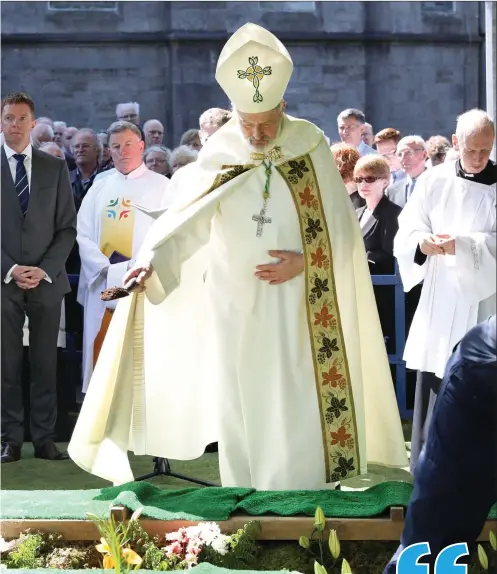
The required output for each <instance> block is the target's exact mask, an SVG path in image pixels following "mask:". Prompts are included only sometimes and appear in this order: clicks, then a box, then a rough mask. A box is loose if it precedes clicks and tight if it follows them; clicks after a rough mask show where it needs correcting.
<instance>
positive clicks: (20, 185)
mask: <svg viewBox="0 0 497 574" xmlns="http://www.w3.org/2000/svg"><path fill="white" fill-rule="evenodd" d="M25 157H26V156H25V155H24V154H23V153H15V154H14V158H15V159H16V161H17V167H16V191H17V197H18V198H19V203H20V205H21V211H22V214H23V215H24V216H26V212H27V211H28V204H29V183H28V174H27V173H26V168H25V167H24V158H25Z"/></svg>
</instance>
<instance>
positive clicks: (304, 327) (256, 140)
mask: <svg viewBox="0 0 497 574" xmlns="http://www.w3.org/2000/svg"><path fill="white" fill-rule="evenodd" d="M292 70H293V64H292V60H291V57H290V55H289V53H288V51H287V50H286V48H285V47H284V46H283V44H282V43H281V42H280V41H279V40H278V39H277V38H276V37H275V36H273V35H272V34H271V33H270V32H268V31H267V30H264V29H263V28H261V27H259V26H256V25H254V24H247V25H245V26H243V27H242V28H241V29H239V30H238V31H237V32H236V33H235V34H234V35H233V36H232V37H231V39H230V40H229V41H228V43H227V44H226V45H225V47H224V48H223V50H222V52H221V55H220V57H219V61H218V65H217V72H216V79H217V81H218V82H219V84H220V85H221V87H222V88H223V90H224V91H225V92H226V93H227V95H228V96H229V97H230V99H231V100H232V102H233V105H234V108H235V110H236V113H235V115H234V117H233V119H232V120H230V122H228V123H227V124H226V125H225V126H223V127H222V128H221V129H220V130H219V131H217V132H216V133H215V134H214V135H213V136H212V137H211V138H209V140H208V141H207V143H206V144H205V146H204V147H203V149H202V151H201V152H200V154H199V158H198V160H197V162H195V163H193V164H190V165H188V166H186V167H184V168H183V169H181V170H179V171H178V172H177V173H176V174H175V175H174V176H173V178H172V180H171V195H172V196H173V197H175V198H177V201H175V203H173V204H172V205H171V207H170V209H169V210H168V212H167V213H165V214H164V215H163V216H162V217H160V218H159V219H158V220H157V221H156V223H155V224H154V225H153V227H152V228H151V230H150V232H149V233H148V235H147V237H146V239H145V241H144V244H143V247H142V249H141V251H140V254H139V256H138V261H137V263H136V265H135V267H134V268H133V269H132V270H131V271H130V272H129V273H128V275H127V277H126V280H128V279H129V278H130V277H137V280H138V281H139V283H140V284H145V287H146V290H145V292H140V293H138V292H134V293H133V294H132V295H131V296H130V297H128V298H126V299H121V300H120V301H119V303H118V305H117V309H116V312H115V313H114V317H113V320H112V323H111V325H110V328H109V332H108V335H107V338H106V340H105V341H104V345H103V348H102V354H101V359H100V360H99V362H98V364H97V366H96V370H95V371H94V373H93V378H92V381H91V384H90V388H89V391H88V393H87V396H86V400H85V402H84V404H83V407H82V411H81V415H80V417H79V420H78V423H77V425H76V428H75V431H74V434H73V437H72V440H71V444H70V446H69V452H70V455H71V457H72V458H73V460H74V461H75V462H76V463H77V464H79V465H80V466H81V467H82V468H84V469H86V470H87V471H88V472H91V473H93V474H96V475H98V476H101V477H104V478H106V479H108V480H111V481H113V482H114V483H122V482H125V481H130V480H133V474H132V472H131V469H130V466H129V462H128V459H127V450H133V451H134V452H135V453H137V454H150V455H154V456H161V457H167V458H172V459H183V460H188V459H193V458H197V457H199V456H201V455H202V454H203V452H204V449H205V446H206V445H207V444H209V443H212V442H215V441H218V442H219V463H220V473H221V481H222V485H223V486H244V487H254V488H257V489H260V490H287V489H288V490H290V489H319V488H325V487H326V484H327V483H336V482H338V481H340V480H343V479H346V478H350V477H353V476H356V475H358V474H362V473H366V472H367V465H368V463H377V464H383V465H388V466H393V467H403V466H406V465H407V456H406V450H405V445H404V439H403V434H402V428H401V423H400V417H399V412H398V408H397V403H396V398H395V393H394V390H393V385H392V380H391V376H390V369H389V365H388V359H387V355H386V351H385V346H384V343H383V338H382V333H381V328H380V323H379V319H378V314H377V310H376V305H375V299H374V295H373V289H372V285H371V279H370V276H369V270H368V264H367V260H366V254H365V251H364V244H363V241H362V237H361V232H360V229H359V225H358V223H357V219H356V217H355V213H354V210H353V208H352V204H351V203H350V199H349V197H348V194H347V191H346V189H345V187H344V185H343V182H342V180H341V178H340V174H339V172H338V170H337V168H336V165H335V162H334V160H333V156H332V153H331V151H330V148H329V146H328V144H327V142H326V139H325V137H324V134H323V132H322V131H321V130H320V129H319V128H318V127H316V126H315V125H313V124H311V123H309V122H306V121H303V120H298V119H295V118H291V117H290V116H287V115H286V114H285V113H284V107H285V104H284V101H283V96H284V92H285V89H286V86H287V84H288V81H289V79H290V76H291V73H292Z"/></svg>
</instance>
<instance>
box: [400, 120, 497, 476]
mask: <svg viewBox="0 0 497 574" xmlns="http://www.w3.org/2000/svg"><path fill="white" fill-rule="evenodd" d="M494 139H495V127H494V123H493V121H492V120H491V119H490V118H489V117H488V115H487V114H486V113H485V112H483V111H481V110H471V111H469V112H466V113H465V114H463V115H462V116H460V117H459V119H458V123H457V129H456V134H455V135H454V136H453V142H454V148H455V149H457V150H459V152H460V159H459V160H457V161H451V162H446V163H443V164H441V165H439V166H437V167H434V168H430V169H429V170H427V171H425V172H424V173H423V174H422V175H421V176H420V177H419V179H418V182H417V185H416V189H415V190H414V192H413V194H412V196H411V197H410V199H409V201H408V202H407V204H406V206H405V207H404V210H403V211H402V213H401V214H400V216H399V231H398V234H397V236H396V237H395V241H394V254H395V256H396V257H397V260H398V263H399V270H400V274H401V277H402V282H403V285H404V290H405V291H410V290H411V289H412V288H413V287H414V286H415V285H417V284H419V283H420V282H421V281H422V282H423V286H422V290H421V297H420V300H419V304H418V307H417V310H416V313H415V315H414V318H413V321H412V324H411V329H410V331H409V335H408V338H407V341H406V346H405V350H404V360H405V361H406V365H407V367H408V368H410V369H414V370H416V371H418V378H417V383H416V396H415V406H414V420H413V431H412V439H411V471H412V472H413V471H414V469H415V466H416V462H417V459H418V456H419V453H420V452H421V448H422V445H423V442H424V436H425V433H426V431H427V426H428V424H429V419H430V416H429V413H430V412H431V411H432V408H433V403H434V399H435V395H436V393H437V391H438V388H439V387H440V383H441V378H442V377H443V373H444V370H445V366H446V364H447V361H448V359H449V357H450V355H451V354H452V351H453V349H454V347H455V346H456V344H457V343H458V342H459V341H460V340H461V339H462V337H463V336H464V335H465V334H466V333H467V332H468V331H469V330H470V329H471V328H472V327H474V326H475V325H476V324H477V323H480V322H481V321H484V320H485V319H487V318H488V317H490V316H491V315H493V314H494V313H495V309H496V300H495V296H496V276H495V273H496V264H495V260H496V182H497V167H496V165H495V163H494V162H493V161H491V160H490V159H489V158H490V153H491V150H492V145H493V142H494Z"/></svg>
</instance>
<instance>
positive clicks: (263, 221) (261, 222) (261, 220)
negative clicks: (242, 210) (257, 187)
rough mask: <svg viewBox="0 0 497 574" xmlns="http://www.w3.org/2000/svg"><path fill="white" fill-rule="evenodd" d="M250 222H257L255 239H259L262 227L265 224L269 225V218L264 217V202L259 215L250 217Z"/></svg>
mask: <svg viewBox="0 0 497 574" xmlns="http://www.w3.org/2000/svg"><path fill="white" fill-rule="evenodd" d="M252 221H257V233H256V237H260V236H261V235H262V232H263V228H264V225H265V224H266V223H271V218H270V217H266V202H264V205H263V206H262V209H261V212H260V214H259V215H253V216H252Z"/></svg>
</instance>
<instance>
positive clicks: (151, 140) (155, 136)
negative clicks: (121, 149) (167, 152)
mask: <svg viewBox="0 0 497 574" xmlns="http://www.w3.org/2000/svg"><path fill="white" fill-rule="evenodd" d="M143 133H144V135H145V148H147V147H150V146H152V145H161V144H162V140H163V139H164V126H163V125H162V124H161V122H160V121H159V120H147V121H146V122H145V123H144V124H143Z"/></svg>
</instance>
